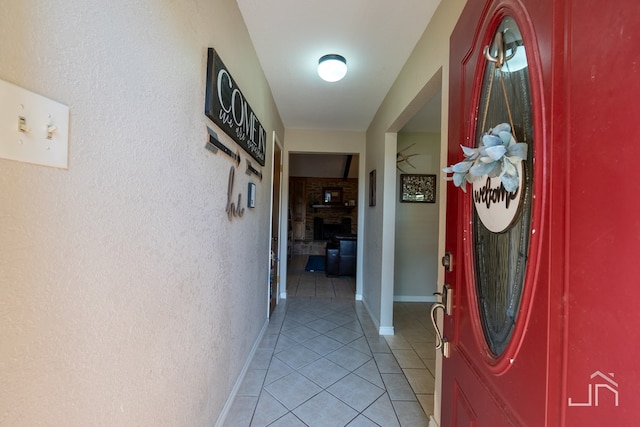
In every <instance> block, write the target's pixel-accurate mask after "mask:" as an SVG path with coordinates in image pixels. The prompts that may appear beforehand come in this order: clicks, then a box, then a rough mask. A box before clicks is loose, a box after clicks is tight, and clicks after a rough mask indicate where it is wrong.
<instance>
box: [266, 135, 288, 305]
mask: <svg viewBox="0 0 640 427" xmlns="http://www.w3.org/2000/svg"><path fill="white" fill-rule="evenodd" d="M272 135H273V137H272V138H271V139H272V146H271V183H272V188H271V191H270V196H269V199H270V203H269V218H270V221H269V245H268V246H269V250H271V240H272V233H273V222H274V217H273V210H274V209H273V204H274V200H273V199H274V198H273V190H274V188H273V182H274V177H275V170H276V163H275V161H276V158H275V157H276V147H277V148H278V150H279V151H280V160H279V167H278V171H279V172H278V173H279V174H280V180H279V188H278V218H277V224H278V248H277V251H276V254H275V255H276V261H275V262H276V279H275V280H276V306H277V305H278V304H279V303H280V293H281V287H282V283H283V280H284V283H286V280H287V277H286V271H285V272H284V275H283V273H282V260H283V259H286V253H287V252H286V245H284V257H285V258H283V254H282V252H283V245H282V239H283V232H282V227H283V225H282V222H283V221H282V218H283V215H282V206H283V203H282V201H283V197H282V190H283V184H282V182H283V176H284V173H283V167H282V166H283V161H282V157H283V155H284V150H283V148H282V144H281V143H280V138H278V134H277V133H276V131H275V130H274V131H273V134H272ZM285 226H286V224H285ZM284 236H285V237H284V238H285V239H286V229H285V232H284ZM285 241H286V240H285ZM269 263H271V257H269ZM285 266H286V264H285ZM270 272H271V265H270V264H269V268H268V269H267V290H268V291H269V290H270V287H271V280H270V277H269V276H270ZM270 311H271V310H270V301H269V298H267V317H269V316H270Z"/></svg>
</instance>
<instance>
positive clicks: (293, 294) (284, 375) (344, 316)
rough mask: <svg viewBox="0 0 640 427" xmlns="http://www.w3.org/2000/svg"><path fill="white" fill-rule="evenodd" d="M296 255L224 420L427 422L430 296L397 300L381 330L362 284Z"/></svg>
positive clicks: (334, 424) (333, 424) (331, 425)
mask: <svg viewBox="0 0 640 427" xmlns="http://www.w3.org/2000/svg"><path fill="white" fill-rule="evenodd" d="M306 259H307V257H306V256H294V257H293V258H292V259H291V262H290V266H289V274H288V283H287V294H288V299H287V300H281V302H280V304H279V305H278V306H277V307H276V309H275V311H274V313H273V316H272V318H271V320H270V323H269V326H268V328H267V331H266V332H265V335H264V337H263V339H262V342H261V343H260V345H259V348H258V349H257V351H256V353H255V356H254V359H253V360H252V362H251V365H250V367H249V370H248V372H247V374H246V376H245V379H244V382H243V383H242V384H241V386H240V389H239V391H238V393H237V395H236V398H235V400H234V402H233V404H232V407H231V409H230V411H229V414H228V415H227V418H226V422H225V424H224V425H225V426H228V427H232V426H233V427H238V426H252V427H253V426H286V427H289V426H326V427H339V426H384V427H387V426H402V427H408V426H416V427H417V426H427V425H428V422H429V418H428V417H429V414H432V413H433V392H434V372H435V350H434V345H435V344H434V335H433V332H432V327H431V325H430V320H429V315H428V304H427V303H395V304H394V326H395V328H396V335H395V336H387V337H383V336H380V335H378V332H377V330H376V328H375V326H374V324H373V322H372V321H371V319H370V317H369V315H368V313H367V311H366V309H365V307H364V305H363V304H362V302H360V301H354V290H355V281H354V280H353V278H350V277H341V278H327V277H326V276H325V274H324V272H305V271H304V266H305V264H306Z"/></svg>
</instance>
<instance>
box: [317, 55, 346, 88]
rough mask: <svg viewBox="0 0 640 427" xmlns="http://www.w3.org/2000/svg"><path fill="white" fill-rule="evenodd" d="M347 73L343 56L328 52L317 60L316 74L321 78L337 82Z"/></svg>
mask: <svg viewBox="0 0 640 427" xmlns="http://www.w3.org/2000/svg"><path fill="white" fill-rule="evenodd" d="M346 74H347V60H346V59H344V56H341V55H336V54H330V55H325V56H323V57H322V58H320V60H319V61H318V75H319V76H320V78H321V79H322V80H325V81H328V82H337V81H338V80H341V79H342V78H343V77H344V76H345V75H346Z"/></svg>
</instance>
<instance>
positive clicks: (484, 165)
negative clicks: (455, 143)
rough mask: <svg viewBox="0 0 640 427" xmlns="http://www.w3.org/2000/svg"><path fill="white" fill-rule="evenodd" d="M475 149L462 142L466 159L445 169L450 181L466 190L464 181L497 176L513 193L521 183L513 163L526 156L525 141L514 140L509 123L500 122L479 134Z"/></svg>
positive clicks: (519, 161) (517, 162)
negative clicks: (479, 137)
mask: <svg viewBox="0 0 640 427" xmlns="http://www.w3.org/2000/svg"><path fill="white" fill-rule="evenodd" d="M481 142H482V143H481V144H480V146H479V147H478V148H471V147H465V146H464V145H461V146H460V147H461V148H462V151H463V152H464V156H465V159H464V160H463V161H461V162H458V163H456V164H455V165H451V166H449V167H447V168H444V169H443V171H444V172H446V173H452V174H453V176H452V177H447V180H448V181H451V180H453V184H454V185H455V186H456V187H460V188H461V189H462V191H464V192H465V193H466V192H467V188H466V187H467V186H466V183H467V182H469V183H473V182H474V181H475V180H476V179H478V178H480V177H481V176H485V175H488V176H489V177H491V178H500V180H501V181H502V185H503V186H504V188H505V190H507V191H508V192H510V193H511V192H515V191H516V190H517V189H518V187H519V186H520V179H519V176H518V169H517V168H516V166H517V165H518V164H520V163H521V162H522V161H523V160H526V159H527V143H526V142H517V141H516V139H515V138H514V136H513V134H512V133H511V126H510V125H509V124H508V123H501V124H499V125H497V126H496V127H494V128H492V129H489V131H488V132H487V133H485V134H483V135H482V138H481Z"/></svg>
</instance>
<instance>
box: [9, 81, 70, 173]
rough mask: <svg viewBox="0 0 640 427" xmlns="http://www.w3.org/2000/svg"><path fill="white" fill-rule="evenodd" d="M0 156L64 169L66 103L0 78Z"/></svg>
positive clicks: (67, 132)
mask: <svg viewBox="0 0 640 427" xmlns="http://www.w3.org/2000/svg"><path fill="white" fill-rule="evenodd" d="M0 158H3V159H9V160H16V161H19V162H26V163H33V164H36V165H43V166H52V167H56V168H62V169H67V168H68V166H69V107H67V106H66V105H62V104H60V103H59V102H56V101H52V100H50V99H48V98H45V97H44V96H41V95H38V94H36V93H33V92H30V91H28V90H26V89H23V88H21V87H19V86H16V85H13V84H11V83H8V82H5V81H3V80H0Z"/></svg>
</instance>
